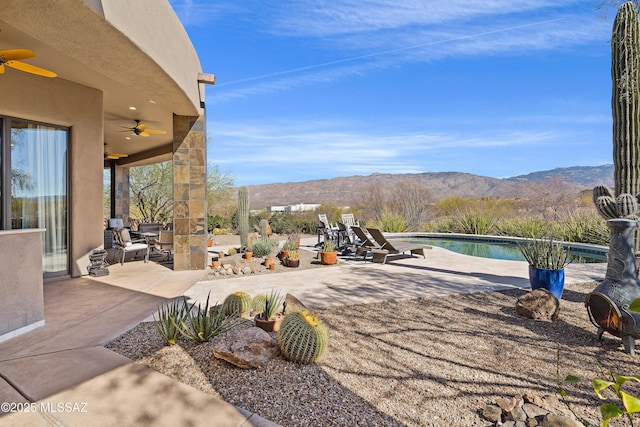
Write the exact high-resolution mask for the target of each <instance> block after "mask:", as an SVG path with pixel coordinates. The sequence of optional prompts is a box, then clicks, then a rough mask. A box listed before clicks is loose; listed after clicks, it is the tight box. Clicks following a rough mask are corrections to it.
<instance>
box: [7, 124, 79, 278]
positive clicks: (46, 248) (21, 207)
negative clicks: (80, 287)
mask: <svg viewBox="0 0 640 427" xmlns="http://www.w3.org/2000/svg"><path fill="white" fill-rule="evenodd" d="M5 126H7V127H8V128H9V129H10V137H9V142H10V150H6V149H5V150H4V152H5V153H7V151H8V152H9V156H8V159H7V160H8V162H7V163H8V164H9V168H8V170H9V173H8V174H7V173H5V174H4V176H5V177H7V176H9V177H10V182H11V184H10V190H11V191H10V195H11V228H12V229H22V228H44V229H46V231H45V233H44V235H43V242H42V251H43V254H42V255H43V256H42V260H43V261H42V267H43V272H44V274H45V277H47V276H53V275H60V274H67V273H68V272H69V248H68V242H69V228H68V221H69V218H68V188H67V187H68V186H67V182H68V179H67V174H68V164H67V146H68V140H69V135H68V134H69V131H68V129H67V128H61V127H55V126H51V125H46V124H41V123H34V122H28V121H24V120H19V119H6V120H5ZM5 135H6V133H5ZM6 166H7V165H6V164H5V167H6ZM7 190H8V189H7V188H6V186H5V191H4V192H3V194H6V193H7ZM5 197H6V196H5ZM5 206H6V205H5ZM5 214H6V213H5ZM5 224H6V222H5Z"/></svg>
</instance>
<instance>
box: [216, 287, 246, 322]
mask: <svg viewBox="0 0 640 427" xmlns="http://www.w3.org/2000/svg"><path fill="white" fill-rule="evenodd" d="M251 301H252V298H251V295H249V294H248V293H246V292H234V293H232V294H229V295H227V297H226V298H225V299H224V302H223V303H222V309H223V311H224V313H225V314H226V315H230V314H233V313H236V314H237V315H238V316H240V317H244V316H248V315H249V313H250V311H251Z"/></svg>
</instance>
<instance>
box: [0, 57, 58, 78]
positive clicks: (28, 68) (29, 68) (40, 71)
mask: <svg viewBox="0 0 640 427" xmlns="http://www.w3.org/2000/svg"><path fill="white" fill-rule="evenodd" d="M5 65H7V66H8V67H11V68H15V69H16V70H20V71H24V72H26V73H31V74H37V75H39V76H43V77H58V75H57V74H56V73H54V72H53V71H49V70H45V69H44V68H40V67H36V66H35V65H30V64H25V63H24V62H20V61H9V62H7V63H6V64H5Z"/></svg>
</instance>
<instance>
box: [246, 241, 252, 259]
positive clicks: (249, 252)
mask: <svg viewBox="0 0 640 427" xmlns="http://www.w3.org/2000/svg"><path fill="white" fill-rule="evenodd" d="M251 258H253V239H252V238H251V237H249V238H248V240H247V246H245V248H244V259H246V260H247V261H251Z"/></svg>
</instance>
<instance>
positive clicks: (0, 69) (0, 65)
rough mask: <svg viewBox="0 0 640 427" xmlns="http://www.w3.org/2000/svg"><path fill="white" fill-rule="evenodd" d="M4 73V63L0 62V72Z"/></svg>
mask: <svg viewBox="0 0 640 427" xmlns="http://www.w3.org/2000/svg"><path fill="white" fill-rule="evenodd" d="M3 73H4V64H0V74H3Z"/></svg>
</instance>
